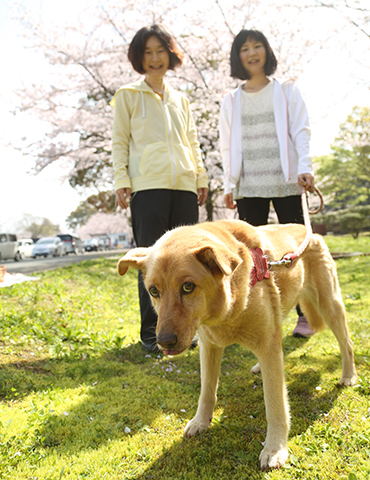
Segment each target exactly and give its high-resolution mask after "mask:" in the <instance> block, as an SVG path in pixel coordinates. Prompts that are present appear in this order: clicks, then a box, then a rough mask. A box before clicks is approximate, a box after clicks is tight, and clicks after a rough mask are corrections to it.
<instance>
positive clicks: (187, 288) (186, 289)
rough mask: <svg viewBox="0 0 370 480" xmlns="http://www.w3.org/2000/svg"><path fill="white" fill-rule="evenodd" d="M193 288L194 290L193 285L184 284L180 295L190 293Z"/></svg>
mask: <svg viewBox="0 0 370 480" xmlns="http://www.w3.org/2000/svg"><path fill="white" fill-rule="evenodd" d="M194 288H195V285H194V283H190V282H187V283H184V285H183V286H182V293H191V292H193V291H194Z"/></svg>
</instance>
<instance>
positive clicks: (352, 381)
mask: <svg viewBox="0 0 370 480" xmlns="http://www.w3.org/2000/svg"><path fill="white" fill-rule="evenodd" d="M357 380H358V377H357V374H356V373H354V374H353V375H352V376H349V377H342V378H341V379H340V380H339V382H338V383H339V385H343V386H345V387H353V386H354V385H356V383H357Z"/></svg>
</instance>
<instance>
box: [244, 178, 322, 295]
mask: <svg viewBox="0 0 370 480" xmlns="http://www.w3.org/2000/svg"><path fill="white" fill-rule="evenodd" d="M314 191H315V192H316V193H317V194H318V195H319V197H320V207H319V208H318V209H317V210H315V211H313V212H309V211H308V207H307V193H306V191H304V190H302V195H301V200H302V210H303V217H304V224H305V226H306V229H307V233H306V237H305V239H304V240H303V242H302V243H301V245H300V246H299V247H298V248H297V250H296V251H295V252H293V253H286V254H285V255H284V256H283V258H282V259H281V260H278V261H272V260H269V257H268V256H267V255H265V252H264V251H263V250H262V249H261V248H250V249H249V253H250V254H251V256H252V259H253V263H254V267H253V268H252V271H251V279H250V286H251V287H253V286H254V285H255V284H256V283H257V282H260V281H261V280H263V279H264V278H270V271H269V270H270V268H271V267H272V266H275V265H285V266H286V267H290V266H291V264H292V262H293V260H295V259H296V258H298V257H299V256H300V255H301V254H302V253H303V252H304V251H305V250H306V248H307V246H308V244H309V243H310V240H311V236H312V228H311V222H310V217H309V213H312V214H314V213H318V212H319V211H320V210H321V209H322V207H323V198H322V195H321V192H320V191H319V190H318V189H317V188H316V187H314Z"/></svg>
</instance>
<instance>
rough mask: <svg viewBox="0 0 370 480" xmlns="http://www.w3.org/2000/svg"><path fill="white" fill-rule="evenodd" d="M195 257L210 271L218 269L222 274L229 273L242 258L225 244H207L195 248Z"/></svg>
mask: <svg viewBox="0 0 370 480" xmlns="http://www.w3.org/2000/svg"><path fill="white" fill-rule="evenodd" d="M194 253H195V256H196V257H197V259H198V260H199V261H200V262H201V263H203V264H204V265H205V266H206V267H208V268H209V269H210V270H211V271H214V270H215V269H218V270H220V271H221V273H223V274H224V275H231V274H232V273H233V271H234V270H235V269H236V267H237V266H238V265H240V264H241V262H242V260H241V258H240V257H239V256H238V255H235V253H233V252H232V251H231V250H230V249H229V248H227V247H226V246H225V245H208V246H205V247H200V248H199V249H197V250H195V252H194Z"/></svg>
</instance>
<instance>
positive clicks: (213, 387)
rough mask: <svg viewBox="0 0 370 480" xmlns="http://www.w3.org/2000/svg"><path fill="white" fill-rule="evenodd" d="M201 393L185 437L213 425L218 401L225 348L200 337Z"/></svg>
mask: <svg viewBox="0 0 370 480" xmlns="http://www.w3.org/2000/svg"><path fill="white" fill-rule="evenodd" d="M199 346H200V378H201V392H200V397H199V402H198V409H197V413H196V415H195V417H194V418H193V419H192V420H190V422H189V423H188V424H187V425H186V427H185V432H184V433H185V437H187V438H190V437H192V436H193V435H196V434H197V433H201V432H203V430H205V429H206V428H208V427H209V426H210V424H211V421H212V417H213V409H214V406H215V404H216V401H217V387H218V379H219V376H220V368H221V360H222V355H223V352H224V349H223V347H217V346H216V345H214V344H213V343H211V342H209V341H208V340H207V339H205V338H203V337H200V344H199Z"/></svg>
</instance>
